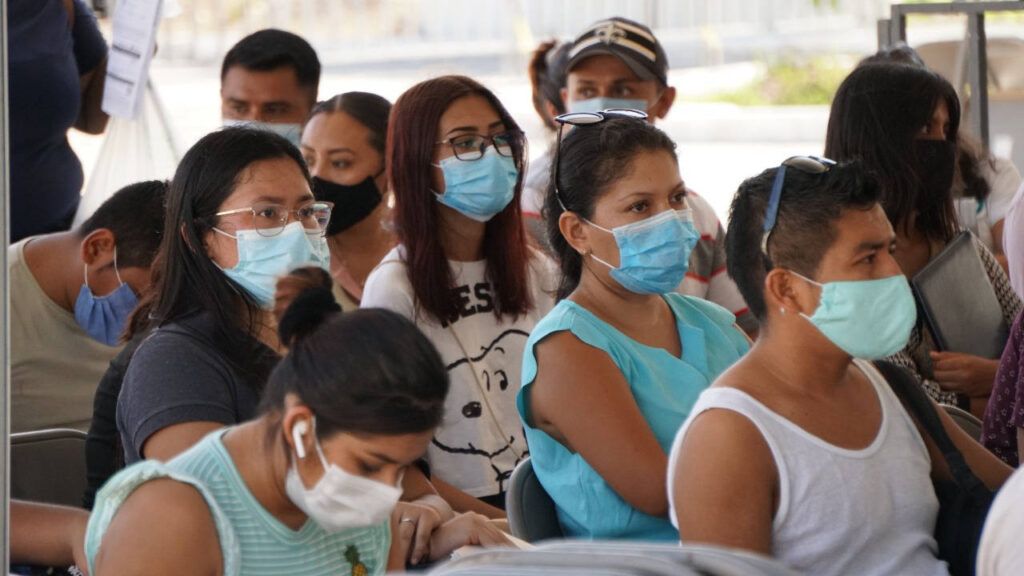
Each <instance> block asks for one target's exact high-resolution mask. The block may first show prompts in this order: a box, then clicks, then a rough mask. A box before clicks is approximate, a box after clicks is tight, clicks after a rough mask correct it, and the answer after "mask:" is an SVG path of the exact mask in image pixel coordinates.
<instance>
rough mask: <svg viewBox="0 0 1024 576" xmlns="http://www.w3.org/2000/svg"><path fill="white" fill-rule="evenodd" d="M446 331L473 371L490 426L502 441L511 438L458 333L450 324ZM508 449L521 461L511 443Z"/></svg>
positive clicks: (521, 456) (520, 453) (518, 453)
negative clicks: (497, 414) (496, 413)
mask: <svg viewBox="0 0 1024 576" xmlns="http://www.w3.org/2000/svg"><path fill="white" fill-rule="evenodd" d="M448 331H449V332H451V334H452V338H455V343H456V344H458V345H459V350H462V355H463V356H464V357H465V358H466V362H468V363H469V369H470V370H472V371H473V381H474V382H476V387H477V389H478V390H479V391H480V396H481V397H482V398H483V400H484V406H485V407H487V413H488V414H489V415H490V416H491V424H493V425H494V428H495V429H496V430H497V431H498V434H500V435H501V438H502V440H503V441H504V440H506V439H508V438H511V437H512V436H511V435H509V434H508V433H506V432H505V430H504V429H503V428H502V427H501V423H500V422H499V421H498V417H497V416H496V415H495V413H494V408H492V407H491V401H490V400H488V399H487V392H486V391H485V390H484V385H483V383H481V382H480V374H479V372H477V370H476V363H475V362H473V359H472V358H470V356H469V353H468V352H466V347H465V346H463V345H462V340H461V339H460V338H459V335H458V333H456V332H455V328H453V327H452V325H451V324H449V325H448ZM508 448H509V450H511V451H512V453H513V454H515V457H516V460H517V461H519V460H522V459H523V454H522V452H520V451H518V450H516V449H515V448H514V447H513V446H512V444H511V443H510V444H509V445H508Z"/></svg>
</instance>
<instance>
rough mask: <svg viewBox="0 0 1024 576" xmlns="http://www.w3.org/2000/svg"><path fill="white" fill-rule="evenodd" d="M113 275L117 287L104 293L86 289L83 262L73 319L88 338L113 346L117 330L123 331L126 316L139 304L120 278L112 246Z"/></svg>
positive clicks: (118, 335)
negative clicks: (98, 294)
mask: <svg viewBox="0 0 1024 576" xmlns="http://www.w3.org/2000/svg"><path fill="white" fill-rule="evenodd" d="M114 274H116V275H117V281H118V282H119V283H120V286H118V287H117V289H116V290H114V291H113V292H111V293H110V294H108V295H106V296H96V295H95V294H93V293H92V289H91V288H89V265H88V264H86V265H85V283H84V284H82V289H81V290H79V291H78V299H77V300H75V322H77V323H78V325H79V326H81V327H82V330H85V333H86V334H88V335H89V337H90V338H92V339H93V340H96V341H97V342H101V343H103V344H106V345H107V346H117V343H118V340H119V339H120V338H121V333H122V332H124V327H125V324H127V323H128V318H129V317H130V316H131V315H132V311H133V310H135V305H136V304H138V303H139V299H138V297H136V296H135V292H134V291H133V290H132V287H131V286H129V285H128V284H127V283H125V282H124V281H123V280H121V273H120V272H118V270H117V249H116V248H115V249H114Z"/></svg>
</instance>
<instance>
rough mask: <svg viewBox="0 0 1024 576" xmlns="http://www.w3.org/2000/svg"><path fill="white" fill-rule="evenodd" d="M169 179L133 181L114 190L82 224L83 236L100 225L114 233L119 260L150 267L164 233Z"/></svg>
mask: <svg viewBox="0 0 1024 576" xmlns="http://www.w3.org/2000/svg"><path fill="white" fill-rule="evenodd" d="M168 185H169V183H168V182H167V181H166V180H146V181H145V182H137V183H135V184H129V185H128V186H125V187H124V188H121V189H120V190H118V191H117V192H115V193H114V195H113V196H111V197H110V198H108V199H107V201H106V202H104V203H103V204H101V205H100V207H99V208H97V209H96V212H93V214H92V216H90V217H89V219H88V220H86V221H85V222H83V223H82V225H81V226H79V228H78V235H79V236H81V237H82V238H84V237H86V236H88V235H89V234H92V233H93V232H95V231H96V230H99V229H100V228H106V229H107V230H110V231H111V232H113V233H114V242H115V243H116V245H117V264H118V266H121V267H124V268H130V267H138V268H149V265H150V264H152V263H153V258H154V257H155V256H156V252H157V250H158V249H159V248H160V241H161V240H162V239H163V236H164V203H165V202H166V200H167V187H168Z"/></svg>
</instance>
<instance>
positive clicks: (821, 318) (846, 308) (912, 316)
mask: <svg viewBox="0 0 1024 576" xmlns="http://www.w3.org/2000/svg"><path fill="white" fill-rule="evenodd" d="M793 274H794V275H795V276H797V277H799V278H802V279H804V280H805V281H807V282H810V283H811V284H814V285H815V286H820V287H821V298H820V300H819V302H818V308H817V309H815V311H814V314H813V315H812V316H807V315H806V314H803V313H801V314H800V315H801V316H803V317H804V318H806V319H807V320H808V321H810V323H811V324H813V325H814V326H815V327H816V328H817V329H818V330H819V331H821V333H822V334H824V335H825V337H826V338H828V339H829V340H830V341H831V342H832V343H833V344H835V345H836V346H838V347H839V348H840V349H841V350H842V351H843V352H846V353H847V354H849V355H850V356H853V357H854V358H863V359H865V360H877V359H879V358H885V357H886V356H892V355H893V354H895V353H897V352H899V351H900V350H902V349H903V348H904V347H905V346H906V345H907V341H908V340H909V339H910V331H911V330H913V328H914V323H915V322H917V306H916V305H915V304H914V295H913V294H912V293H911V292H910V285H909V284H907V279H906V277H904V276H903V275H902V274H897V275H896V276H890V277H888V278H881V279H879V280H856V281H841V282H827V283H825V284H820V283H818V282H815V281H814V280H811V279H810V278H805V277H804V276H801V275H800V274H797V273H796V272H793Z"/></svg>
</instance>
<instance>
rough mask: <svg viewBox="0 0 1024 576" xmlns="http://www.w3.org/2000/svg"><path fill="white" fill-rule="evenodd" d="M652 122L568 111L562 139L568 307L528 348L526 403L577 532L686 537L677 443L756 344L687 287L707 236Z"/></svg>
mask: <svg viewBox="0 0 1024 576" xmlns="http://www.w3.org/2000/svg"><path fill="white" fill-rule="evenodd" d="M643 118H644V114H643V113H642V112H638V111H635V110H634V111H626V110H624V111H618V112H613V111H605V112H602V113H570V114H565V115H562V116H559V117H558V120H559V122H561V123H563V124H571V125H574V127H573V128H572V129H571V131H568V134H566V135H565V137H564V139H561V133H562V132H560V143H559V146H558V148H557V155H556V156H555V159H554V165H555V175H554V178H553V181H552V185H551V189H550V190H549V192H548V195H547V205H546V207H545V208H546V209H545V213H546V221H547V227H548V236H549V237H550V239H551V245H552V249H553V250H554V252H555V254H556V255H557V257H558V260H559V263H560V265H561V270H562V278H561V284H560V286H559V290H558V297H559V299H560V301H559V303H558V305H557V306H555V308H554V310H552V311H551V313H550V314H548V315H547V316H546V317H545V318H544V319H543V320H542V321H541V322H540V324H538V325H537V327H536V328H535V329H534V331H533V333H532V334H531V335H530V340H529V342H527V346H526V354H525V359H524V361H523V379H522V382H523V387H522V389H521V391H520V392H519V399H518V402H519V410H520V413H521V415H522V420H523V422H524V423H525V425H526V436H527V439H528V440H529V443H530V454H531V459H532V462H533V467H534V470H535V471H536V474H537V477H538V479H539V480H540V482H541V484H542V485H543V486H544V488H545V490H547V492H548V494H550V495H551V497H552V499H553V500H554V502H555V505H556V507H557V511H558V518H559V521H560V523H561V526H562V529H563V531H564V532H565V533H566V535H567V536H570V537H582V538H623V539H638V540H677V539H678V533H677V532H676V531H675V529H674V528H673V527H672V524H671V522H669V518H668V498H667V496H666V489H665V474H666V470H667V466H668V451H669V448H670V446H671V444H672V439H673V437H674V435H675V433H676V430H678V429H679V426H680V425H681V424H682V423H683V421H684V420H685V419H686V417H687V415H688V414H689V412H690V409H691V408H692V407H693V404H694V402H695V401H696V399H697V396H698V395H699V394H700V392H701V391H702V390H704V389H705V388H707V387H708V385H709V384H710V383H711V381H712V380H714V379H715V377H717V376H718V374H720V373H721V372H722V371H723V370H725V369H726V368H727V367H729V366H730V365H731V364H732V363H733V362H735V361H736V360H737V359H738V358H739V357H740V356H741V355H742V354H743V353H744V352H746V350H747V349H748V347H749V341H748V340H747V338H746V336H744V335H743V333H742V332H741V331H740V330H739V329H738V328H737V327H736V325H735V317H734V316H733V315H732V314H731V313H730V312H728V311H726V310H725V309H723V308H721V307H719V306H717V305H715V304H712V303H710V302H707V301H706V300H701V299H698V298H693V297H690V296H682V295H680V294H678V293H676V292H675V288H676V286H678V285H679V282H680V281H682V279H683V276H684V275H685V274H686V268H687V264H688V262H689V255H690V251H691V250H692V249H693V246H694V245H695V244H696V242H697V238H698V234H697V232H696V230H695V228H694V225H693V219H692V216H691V213H690V210H689V209H688V206H687V202H686V187H685V186H684V184H683V181H682V180H681V178H680V176H679V167H678V163H677V159H676V152H675V144H674V143H673V142H672V141H671V140H670V139H669V138H668V136H666V135H665V133H664V132H661V131H660V130H658V129H657V128H654V127H653V126H651V125H650V124H648V123H647V122H645V121H643ZM561 130H562V131H565V127H564V126H563V128H562V129H561Z"/></svg>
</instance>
